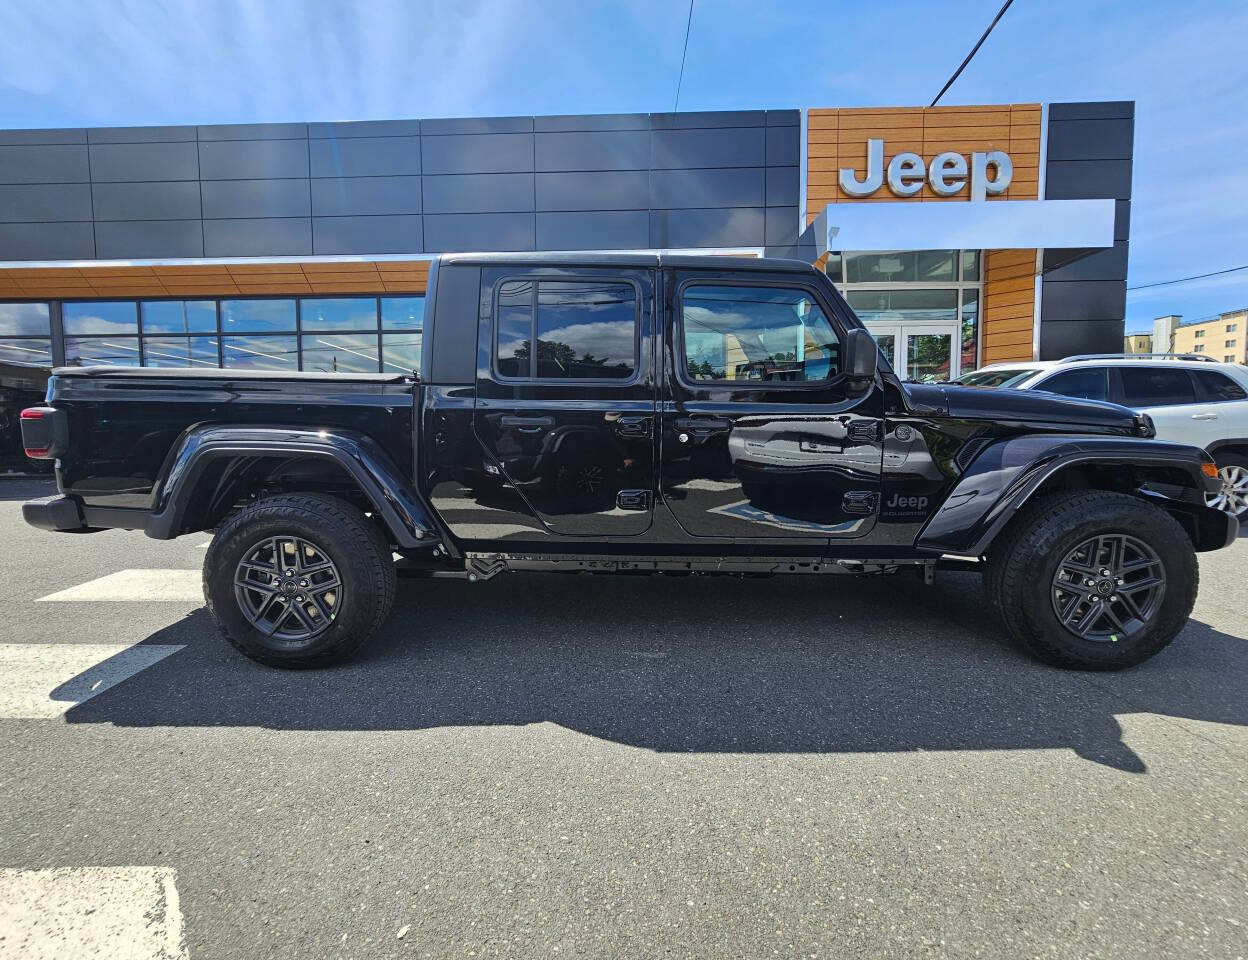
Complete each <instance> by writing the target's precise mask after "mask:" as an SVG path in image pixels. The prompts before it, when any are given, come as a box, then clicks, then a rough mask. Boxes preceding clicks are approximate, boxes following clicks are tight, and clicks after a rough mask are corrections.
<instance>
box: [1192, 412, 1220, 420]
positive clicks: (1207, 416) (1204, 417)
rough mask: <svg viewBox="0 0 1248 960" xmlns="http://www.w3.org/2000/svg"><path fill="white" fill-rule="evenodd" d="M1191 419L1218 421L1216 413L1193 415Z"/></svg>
mask: <svg viewBox="0 0 1248 960" xmlns="http://www.w3.org/2000/svg"><path fill="white" fill-rule="evenodd" d="M1192 419H1193V420H1216V419H1218V415H1217V414H1216V413H1193V414H1192Z"/></svg>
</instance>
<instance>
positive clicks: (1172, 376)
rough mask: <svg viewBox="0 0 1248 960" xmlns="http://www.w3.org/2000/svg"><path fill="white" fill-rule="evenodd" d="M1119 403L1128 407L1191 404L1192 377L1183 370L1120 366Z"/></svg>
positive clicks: (1194, 400)
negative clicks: (1120, 387) (1121, 397)
mask: <svg viewBox="0 0 1248 960" xmlns="http://www.w3.org/2000/svg"><path fill="white" fill-rule="evenodd" d="M1119 373H1120V374H1121V375H1122V394H1123V402H1124V403H1125V404H1126V405H1127V406H1128V407H1165V406H1173V405H1174V404H1177V403H1195V402H1196V393H1195V391H1194V390H1193V389H1192V378H1191V377H1189V376H1188V375H1187V371H1186V370H1167V369H1165V368H1163V367H1139V368H1136V367H1122V368H1120V370H1119Z"/></svg>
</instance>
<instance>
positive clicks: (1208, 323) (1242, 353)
mask: <svg viewBox="0 0 1248 960" xmlns="http://www.w3.org/2000/svg"><path fill="white" fill-rule="evenodd" d="M1153 343H1155V344H1158V346H1157V349H1158V350H1164V349H1167V348H1166V347H1165V346H1164V344H1166V343H1169V347H1168V349H1170V350H1172V351H1173V352H1175V353H1196V354H1204V355H1205V356H1209V357H1213V359H1215V360H1218V361H1221V362H1223V363H1248V307H1243V308H1241V309H1239V310H1231V311H1229V312H1227V313H1222V314H1219V315H1218V316H1216V317H1211V318H1209V319H1207V320H1194V321H1191V322H1190V323H1183V322H1182V317H1178V316H1168V317H1158V318H1157V319H1156V320H1154V321H1153ZM1128 352H1131V351H1130V350H1128Z"/></svg>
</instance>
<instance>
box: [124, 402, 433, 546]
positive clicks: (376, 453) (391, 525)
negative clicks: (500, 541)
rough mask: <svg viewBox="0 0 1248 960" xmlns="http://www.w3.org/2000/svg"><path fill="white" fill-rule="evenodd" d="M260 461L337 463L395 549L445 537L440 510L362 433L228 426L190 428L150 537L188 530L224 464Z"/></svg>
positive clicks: (163, 479) (175, 455) (169, 464)
mask: <svg viewBox="0 0 1248 960" xmlns="http://www.w3.org/2000/svg"><path fill="white" fill-rule="evenodd" d="M257 457H266V458H269V457H287V458H290V459H294V460H299V459H310V460H320V461H329V462H331V463H334V464H336V465H337V466H339V467H341V468H342V470H343V471H344V472H345V473H346V475H347V476H348V477H350V478H351V480H352V481H353V482H354V483H355V484H356V485H357V486H358V487H359V488H360V490H361V492H362V493H363V494H364V496H365V497H366V498H367V500H368V502H369V503H370V504H372V507H373V509H374V511H375V512H376V513H377V515H378V516H379V517H380V518H381V520H382V522H383V523H384V524H385V525H386V528H387V529H388V530H389V532H390V535H391V537H393V539H394V542H395V543H397V544H399V545H400V546H401V547H406V548H413V547H421V546H428V545H430V544H432V543H436V542H438V541H439V540H440V539H441V538H440V535H439V533H438V529H437V526H436V524H435V522H434V520H433V516H432V512H431V511H430V510H429V509H428V507H427V506H426V505H425V504H424V503H423V502H422V501H421V499H420V497H419V495H418V494H417V493H416V491H415V490H414V489H413V488H412V485H411V484H410V483H409V482H408V481H407V479H406V478H405V477H404V476H403V475H402V474H401V473H400V472H399V470H398V469H397V467H395V465H394V461H393V460H391V458H390V456H389V455H388V454H387V453H386V452H385V451H384V450H383V449H382V448H381V446H380V445H379V444H378V443H377V442H376V441H375V440H373V439H372V438H371V437H369V436H367V435H365V434H362V433H358V432H356V431H354V430H312V429H306V428H301V427H284V426H250V425H248V426H231V425H221V424H215V425H199V426H193V427H190V428H189V429H187V430H186V431H184V432H183V434H182V436H181V437H180V438H179V439H178V442H177V443H175V444H174V446H173V449H172V450H171V451H170V453H169V456H168V457H167V458H166V460H165V464H164V467H163V468H162V470H161V474H160V479H159V480H158V481H157V484H156V490H155V494H154V497H153V504H152V512H151V514H150V515H149V517H148V520H147V523H146V525H145V527H144V532H146V534H147V535H148V536H149V537H153V538H154V539H157V540H169V539H172V538H173V537H176V536H178V535H179V534H182V533H186V532H188V531H187V530H186V529H185V528H186V523H187V511H188V508H189V506H190V504H191V501H192V497H193V495H194V494H195V492H196V488H197V486H198V485H199V483H200V481H201V480H203V478H204V474H205V471H206V470H207V469H208V468H209V467H210V466H212V465H215V464H219V463H221V462H222V461H223V460H227V461H228V460H244V459H252V458H257Z"/></svg>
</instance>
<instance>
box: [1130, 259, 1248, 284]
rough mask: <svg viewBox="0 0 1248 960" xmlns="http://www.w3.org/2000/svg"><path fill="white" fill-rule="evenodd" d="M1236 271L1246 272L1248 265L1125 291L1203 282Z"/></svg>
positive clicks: (1162, 281)
mask: <svg viewBox="0 0 1248 960" xmlns="http://www.w3.org/2000/svg"><path fill="white" fill-rule="evenodd" d="M1237 270H1248V263H1245V264H1243V265H1242V266H1238V267H1227V268H1226V269H1225V270H1214V271H1213V273H1198V274H1196V275H1195V276H1192V277H1179V279H1177V280H1159V281H1158V282H1157V283H1141V284H1140V285H1139V286H1138V287H1127V289H1128V290H1147V289H1148V288H1149V287H1168V286H1170V284H1172V283H1187V281H1189V280H1203V279H1205V277H1220V276H1222V274H1224V273H1235V272H1236V271H1237Z"/></svg>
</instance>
